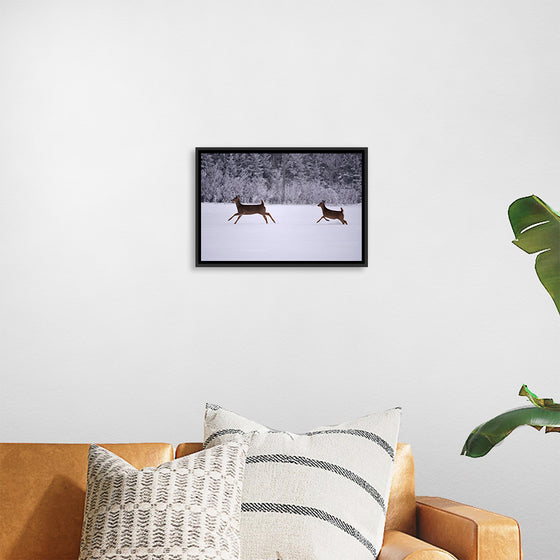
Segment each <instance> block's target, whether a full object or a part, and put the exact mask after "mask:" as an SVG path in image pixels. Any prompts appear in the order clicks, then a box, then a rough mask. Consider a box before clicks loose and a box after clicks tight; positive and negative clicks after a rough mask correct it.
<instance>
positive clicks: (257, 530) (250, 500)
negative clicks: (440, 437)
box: [204, 404, 401, 560]
mask: <svg viewBox="0 0 560 560" xmlns="http://www.w3.org/2000/svg"><path fill="white" fill-rule="evenodd" d="M400 416H401V409H400V408H394V409H391V410H387V411H385V412H381V413H378V414H372V415H369V416H365V417H363V418H358V419H356V420H353V421H350V422H345V423H343V424H340V425H338V426H322V427H319V428H316V429H314V430H312V431H309V432H307V433H305V434H294V433H290V432H283V431H279V430H272V429H270V428H267V427H266V426H263V425H262V424H259V423H257V422H253V421H251V420H248V419H246V418H243V417H242V416H239V415H237V414H235V413H233V412H230V411H228V410H225V409H223V408H221V407H219V406H217V405H210V404H208V405H206V415H205V425H204V437H205V442H204V445H205V447H212V446H213V445H217V444H221V443H223V442H225V441H229V440H230V439H231V438H235V437H239V434H244V433H250V432H253V437H252V439H251V443H250V446H249V452H248V456H247V466H246V469H245V478H244V482H243V503H242V504H241V512H242V513H241V558H242V560H277V559H283V560H330V559H340V560H342V559H344V560H372V559H373V560H375V558H377V555H378V553H379V550H380V548H381V544H382V542H383V530H384V526H385V515H386V511H387V501H388V497H389V489H390V486H391V475H392V470H393V462H394V457H395V447H396V443H397V435H398V430H399V424H400Z"/></svg>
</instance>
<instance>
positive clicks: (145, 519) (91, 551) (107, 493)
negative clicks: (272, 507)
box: [80, 441, 247, 560]
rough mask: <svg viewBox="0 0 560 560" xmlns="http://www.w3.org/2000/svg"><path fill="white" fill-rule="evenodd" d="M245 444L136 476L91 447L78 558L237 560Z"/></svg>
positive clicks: (134, 471) (215, 449)
mask: <svg viewBox="0 0 560 560" xmlns="http://www.w3.org/2000/svg"><path fill="white" fill-rule="evenodd" d="M246 455H247V444H246V443H243V442H239V441H236V442H230V443H226V444H224V445H219V446H217V447H213V448H212V449H208V450H206V451H201V452H200V453H196V454H194V455H189V456H187V457H182V458H181V459H176V460H175V461H170V462H168V463H164V464H163V465H160V466H159V467H157V468H155V467H148V468H145V469H142V470H137V469H136V468H134V467H133V466H132V465H130V464H129V463H127V462H126V461H125V460H124V459H121V458H120V457H118V456H117V455H115V454H114V453H111V452H110V451H108V450H106V449H104V448H103V447H99V446H97V445H92V446H91V447H90V450H89V459H88V475H87V491H86V503H85V512H84V522H83V527H82V540H81V546H80V560H96V559H100V560H101V559H103V560H105V559H107V560H108V559H111V560H207V559H212V560H217V559H221V560H238V558H239V517H240V504H241V485H242V479H243V472H244V469H245V458H246Z"/></svg>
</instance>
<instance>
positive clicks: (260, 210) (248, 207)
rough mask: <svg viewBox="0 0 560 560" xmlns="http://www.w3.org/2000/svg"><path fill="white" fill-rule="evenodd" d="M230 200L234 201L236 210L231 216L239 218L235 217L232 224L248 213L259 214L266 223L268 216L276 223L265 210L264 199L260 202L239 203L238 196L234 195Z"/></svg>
mask: <svg viewBox="0 0 560 560" xmlns="http://www.w3.org/2000/svg"><path fill="white" fill-rule="evenodd" d="M232 202H235V205H236V206H237V212H236V213H235V214H234V215H233V216H232V217H231V218H235V216H239V218H237V220H235V222H233V223H234V224H236V223H237V222H238V221H239V220H240V218H241V216H248V215H249V214H260V215H261V216H262V217H263V218H264V221H265V222H266V223H267V224H268V220H267V219H266V217H267V216H268V217H269V218H270V219H271V220H272V221H273V222H274V223H276V221H275V220H274V218H273V217H272V216H271V215H270V214H269V213H268V212H267V211H266V208H265V206H264V201H263V200H262V199H261V203H260V204H241V202H239V197H238V196H236V197H235V198H234V199H233V200H232ZM231 218H229V220H231ZM229 220H228V222H229Z"/></svg>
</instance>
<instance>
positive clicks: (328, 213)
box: [315, 200, 348, 225]
mask: <svg viewBox="0 0 560 560" xmlns="http://www.w3.org/2000/svg"><path fill="white" fill-rule="evenodd" d="M317 206H320V207H321V210H322V211H323V215H322V216H321V217H320V218H319V219H318V220H317V221H316V222H315V223H316V224H318V223H319V222H320V221H321V220H325V222H328V221H329V218H330V219H331V220H340V222H341V223H343V224H346V225H348V222H347V221H346V220H345V219H344V208H341V209H340V210H331V209H330V208H327V207H326V206H325V201H324V200H322V201H321V202H319V204H317Z"/></svg>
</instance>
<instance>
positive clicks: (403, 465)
mask: <svg viewBox="0 0 560 560" xmlns="http://www.w3.org/2000/svg"><path fill="white" fill-rule="evenodd" d="M201 449H202V443H181V444H179V445H178V446H177V450H176V451H175V457H176V458H179V457H184V456H185V455H190V454H191V453H196V452H197V451H200V450H201ZM389 529H393V530H396V531H402V532H404V533H408V534H409V535H415V534H416V488H415V483H414V458H413V457H412V449H411V448H410V445H409V444H408V443H399V444H398V445H397V451H396V453H395V464H394V467H393V479H392V481H391V491H390V493H389V504H388V505H387V520H386V522H385V530H389Z"/></svg>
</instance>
